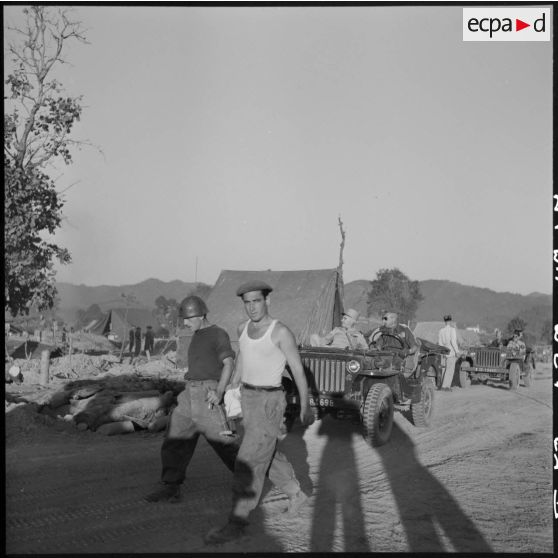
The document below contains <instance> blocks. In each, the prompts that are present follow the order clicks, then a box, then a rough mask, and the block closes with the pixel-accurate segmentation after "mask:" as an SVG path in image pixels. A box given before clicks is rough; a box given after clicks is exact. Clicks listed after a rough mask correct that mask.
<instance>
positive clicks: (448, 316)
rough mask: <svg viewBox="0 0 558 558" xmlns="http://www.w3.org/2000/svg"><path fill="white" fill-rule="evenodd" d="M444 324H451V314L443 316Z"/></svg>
mask: <svg viewBox="0 0 558 558" xmlns="http://www.w3.org/2000/svg"><path fill="white" fill-rule="evenodd" d="M444 322H451V314H446V315H445V316H444Z"/></svg>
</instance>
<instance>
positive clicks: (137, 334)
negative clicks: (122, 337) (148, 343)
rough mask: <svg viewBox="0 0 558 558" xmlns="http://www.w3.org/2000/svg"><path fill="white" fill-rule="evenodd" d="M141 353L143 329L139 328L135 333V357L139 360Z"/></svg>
mask: <svg viewBox="0 0 558 558" xmlns="http://www.w3.org/2000/svg"><path fill="white" fill-rule="evenodd" d="M140 353H141V327H140V326H137V327H136V331H135V333H134V356H135V357H136V358H137V357H139V354H140Z"/></svg>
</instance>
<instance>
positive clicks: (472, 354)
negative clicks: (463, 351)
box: [469, 351, 477, 357]
mask: <svg viewBox="0 0 558 558" xmlns="http://www.w3.org/2000/svg"><path fill="white" fill-rule="evenodd" d="M469 356H472V357H474V356H477V353H475V351H473V352H471V353H469Z"/></svg>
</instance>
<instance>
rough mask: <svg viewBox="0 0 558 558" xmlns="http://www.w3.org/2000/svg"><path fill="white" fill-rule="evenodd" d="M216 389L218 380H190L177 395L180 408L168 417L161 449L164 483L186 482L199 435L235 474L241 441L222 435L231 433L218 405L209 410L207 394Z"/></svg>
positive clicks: (176, 408)
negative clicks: (226, 431)
mask: <svg viewBox="0 0 558 558" xmlns="http://www.w3.org/2000/svg"><path fill="white" fill-rule="evenodd" d="M216 387H217V382H216V381H215V380H187V381H186V387H185V388H184V390H183V391H182V392H181V393H180V394H179V395H178V398H177V399H178V405H177V406H176V407H175V408H174V410H173V411H172V413H171V415H170V417H169V422H168V425H167V430H166V432H165V439H164V441H163V445H162V447H161V461H162V474H161V480H162V481H163V482H164V483H169V484H181V483H183V482H184V479H185V478H186V469H187V467H188V465H189V463H190V461H191V459H192V457H193V455H194V450H195V449H196V445H197V443H198V439H199V437H200V435H203V436H204V437H205V439H206V440H207V441H208V443H209V445H210V446H211V447H212V448H213V449H214V450H215V452H216V453H217V455H218V456H219V457H220V458H221V460H222V461H223V463H224V464H225V465H226V466H227V467H228V468H229V470H231V471H234V462H235V459H236V455H237V453H238V448H239V445H240V444H239V439H238V437H237V436H223V435H222V432H223V431H225V430H227V429H228V425H227V423H226V419H225V415H224V411H223V409H222V408H220V406H218V405H213V406H210V405H209V404H208V402H207V399H206V398H207V392H208V390H210V389H216Z"/></svg>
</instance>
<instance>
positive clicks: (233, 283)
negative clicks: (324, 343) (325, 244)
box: [206, 269, 343, 349]
mask: <svg viewBox="0 0 558 558" xmlns="http://www.w3.org/2000/svg"><path fill="white" fill-rule="evenodd" d="M252 279H261V280H263V281H266V282H267V283H268V284H269V285H270V286H271V287H273V292H272V293H271V294H270V296H269V301H270V309H269V313H270V315H271V316H272V317H273V318H277V319H279V320H280V321H281V322H283V323H284V324H285V325H287V326H288V327H289V328H290V329H291V331H292V332H293V333H294V335H295V337H296V340H297V343H298V344H299V345H303V344H309V341H310V335H311V334H312V333H320V334H322V335H323V334H325V333H327V332H328V331H330V330H331V329H332V328H333V327H335V326H337V325H340V324H341V313H342V311H343V308H342V306H343V305H342V301H341V294H340V291H341V287H342V284H341V278H340V277H339V273H338V272H337V270H336V269H318V270H301V271H298V270H296V271H271V270H267V271H235V270H224V271H222V272H221V274H220V275H219V278H218V279H217V282H216V283H215V286H214V287H213V289H212V290H211V292H210V293H209V296H208V298H207V300H206V302H207V306H208V308H209V316H208V317H209V320H210V322H211V323H214V324H217V325H219V326H221V327H222V328H223V329H225V330H226V331H227V332H228V334H229V336H230V338H231V343H232V345H233V348H235V349H237V348H238V336H237V327H238V325H239V324H240V323H241V322H242V321H245V320H247V317H246V313H245V312H244V307H243V305H242V301H241V299H240V298H239V297H238V296H236V289H237V288H238V287H239V286H240V285H241V284H242V283H245V282H246V281H250V280H252Z"/></svg>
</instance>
